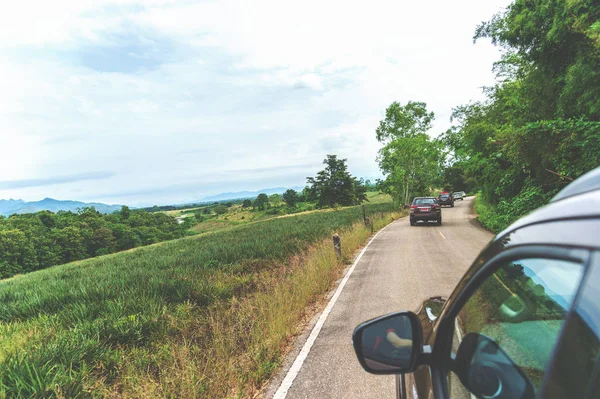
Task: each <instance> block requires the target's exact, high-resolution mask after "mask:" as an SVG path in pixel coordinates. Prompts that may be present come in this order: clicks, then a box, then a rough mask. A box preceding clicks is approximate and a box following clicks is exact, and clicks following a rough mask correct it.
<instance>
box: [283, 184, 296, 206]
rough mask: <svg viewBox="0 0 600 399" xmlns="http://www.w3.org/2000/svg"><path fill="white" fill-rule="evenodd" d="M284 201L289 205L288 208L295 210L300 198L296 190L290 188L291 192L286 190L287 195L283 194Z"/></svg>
mask: <svg viewBox="0 0 600 399" xmlns="http://www.w3.org/2000/svg"><path fill="white" fill-rule="evenodd" d="M283 200H284V201H285V203H286V204H288V206H290V207H292V208H294V207H296V204H297V203H298V202H299V201H300V197H299V196H298V193H297V192H296V190H292V189H291V188H290V189H289V190H286V191H285V193H283Z"/></svg>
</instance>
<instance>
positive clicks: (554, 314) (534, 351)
mask: <svg viewBox="0 0 600 399" xmlns="http://www.w3.org/2000/svg"><path fill="white" fill-rule="evenodd" d="M582 276H583V266H582V265H579V264H576V263H572V262H567V261H560V260H550V259H523V260H519V261H514V262H510V263H508V264H506V265H505V266H503V267H501V268H500V269H499V270H497V271H496V272H495V273H494V274H493V275H492V276H491V277H489V278H488V279H487V280H486V281H485V282H484V283H483V284H482V285H481V286H480V288H479V289H478V290H477V291H476V292H475V294H474V295H473V296H472V297H471V298H470V299H469V300H468V301H467V303H466V304H465V306H464V307H463V309H462V310H461V312H460V314H459V317H458V320H457V329H459V330H460V331H458V335H459V336H464V335H465V334H467V333H470V332H476V333H480V334H483V335H486V336H487V337H489V338H491V339H493V340H494V341H495V342H496V343H498V344H499V345H500V347H501V348H502V349H503V350H504V351H505V352H506V354H507V355H508V356H509V357H510V358H511V359H512V360H513V361H514V362H515V364H516V365H518V366H519V367H520V368H521V370H522V371H523V373H524V374H525V375H526V376H527V377H528V378H529V379H530V381H531V383H532V384H533V386H534V387H535V389H539V387H540V386H541V384H542V381H543V377H544V370H545V367H546V362H547V361H548V359H549V357H550V355H551V354H552V350H553V348H554V346H555V344H556V342H557V339H558V336H559V333H560V330H561V328H562V326H563V324H564V320H565V317H566V314H567V312H568V310H569V308H570V306H571V304H572V303H573V300H574V296H575V294H576V292H577V288H578V287H579V284H580V282H581V278H582ZM455 381H456V382H455ZM457 381H458V379H455V378H451V383H457Z"/></svg>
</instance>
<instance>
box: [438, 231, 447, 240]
mask: <svg viewBox="0 0 600 399" xmlns="http://www.w3.org/2000/svg"><path fill="white" fill-rule="evenodd" d="M438 233H440V235H441V236H442V238H443V239H444V240H445V239H446V236H445V235H443V234H442V232H441V231H438Z"/></svg>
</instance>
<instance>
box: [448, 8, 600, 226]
mask: <svg viewBox="0 0 600 399" xmlns="http://www.w3.org/2000/svg"><path fill="white" fill-rule="evenodd" d="M480 38H490V39H491V40H492V42H493V43H495V44H497V45H498V46H501V47H502V48H503V50H504V55H503V57H502V60H501V61H500V62H498V63H496V64H495V67H494V70H495V72H496V74H497V77H498V81H497V84H496V85H495V86H494V87H489V88H487V89H486V94H487V100H486V101H484V102H479V103H472V104H468V105H464V106H460V107H457V108H456V109H455V110H454V114H453V120H454V121H455V122H456V125H457V126H456V127H455V128H453V129H451V130H449V131H448V132H447V133H446V134H445V135H444V140H445V142H446V144H447V145H448V146H449V147H450V149H451V150H452V151H453V154H454V164H453V165H452V169H451V171H450V172H449V173H448V170H447V173H446V176H447V178H448V179H449V180H451V181H452V182H462V184H465V185H468V186H469V187H467V190H469V191H470V190H471V189H479V190H481V196H482V198H481V201H483V202H485V203H486V204H487V205H488V207H490V209H492V211H491V212H488V214H489V215H490V216H489V218H488V219H487V220H486V218H482V221H483V222H484V223H487V224H488V225H489V226H490V227H493V229H494V230H499V229H501V228H503V227H506V226H507V225H508V224H510V223H511V222H512V221H514V220H515V219H517V218H518V217H520V216H522V215H523V214H526V213H527V212H529V211H531V210H532V209H535V208H536V207H538V206H540V205H542V204H545V203H547V201H548V200H549V199H550V198H552V196H553V195H555V194H556V193H557V192H558V191H559V190H560V189H561V188H563V187H564V186H565V185H566V184H568V183H569V182H570V181H572V180H574V179H576V178H577V177H579V176H580V175H581V174H583V173H585V172H587V171H589V170H591V169H593V168H594V167H597V166H598V165H599V164H600V3H598V2H597V1H594V0H578V1H556V0H540V1H528V0H516V1H515V2H514V3H513V4H512V5H511V6H509V7H508V9H507V10H506V11H505V12H504V13H501V14H498V15H496V16H495V17H494V18H493V19H492V20H491V21H489V22H486V23H483V24H482V25H481V26H479V27H478V29H477V31H476V34H475V39H476V40H477V39H480Z"/></svg>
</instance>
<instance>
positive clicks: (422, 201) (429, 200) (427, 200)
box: [415, 198, 435, 205]
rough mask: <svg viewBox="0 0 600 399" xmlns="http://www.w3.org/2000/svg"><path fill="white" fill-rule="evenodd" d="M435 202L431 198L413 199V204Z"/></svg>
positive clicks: (430, 203)
mask: <svg viewBox="0 0 600 399" xmlns="http://www.w3.org/2000/svg"><path fill="white" fill-rule="evenodd" d="M432 204H435V200H434V199H433V198H421V199H417V200H415V205H432Z"/></svg>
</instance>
